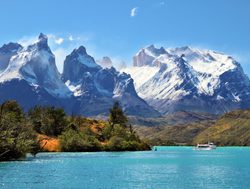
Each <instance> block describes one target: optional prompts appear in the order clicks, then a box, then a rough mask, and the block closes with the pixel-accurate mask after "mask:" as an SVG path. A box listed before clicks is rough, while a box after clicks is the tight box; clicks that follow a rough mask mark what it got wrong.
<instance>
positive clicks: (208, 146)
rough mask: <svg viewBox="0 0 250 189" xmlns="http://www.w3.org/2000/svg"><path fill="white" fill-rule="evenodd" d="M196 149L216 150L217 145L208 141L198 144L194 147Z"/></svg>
mask: <svg viewBox="0 0 250 189" xmlns="http://www.w3.org/2000/svg"><path fill="white" fill-rule="evenodd" d="M194 149H195V150H214V149H216V145H215V144H214V143H212V142H208V143H207V144H197V146H196V147H195V148H194Z"/></svg>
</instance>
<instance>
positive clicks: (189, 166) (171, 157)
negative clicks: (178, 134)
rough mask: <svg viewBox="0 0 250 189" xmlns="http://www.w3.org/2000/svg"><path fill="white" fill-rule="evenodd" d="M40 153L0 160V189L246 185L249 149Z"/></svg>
mask: <svg viewBox="0 0 250 189" xmlns="http://www.w3.org/2000/svg"><path fill="white" fill-rule="evenodd" d="M157 149H158V150H157V151H149V152H95V153H41V154H38V155H37V157H36V158H32V157H28V158H27V160H26V161H12V162H2V163H0V188H11V189H13V188H32V189H33V188H86V189H92V188H95V189H99V188H100V189H109V188H114V189H123V188H124V189H125V188H126V189H129V188H139V189H140V188H141V189H145V188H150V189H158V188H159V189H161V188H162V189H168V188H169V189H177V188H178V189H181V188H185V189H189V188H201V189H206V188H211V189H216V188H223V189H226V188H237V189H241V188H242V189H245V188H246V189H247V188H250V148H248V147H225V148H217V149H216V150H214V151H195V150H193V149H192V148H191V147H158V148H157Z"/></svg>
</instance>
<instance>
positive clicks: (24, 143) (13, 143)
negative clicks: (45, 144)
mask: <svg viewBox="0 0 250 189" xmlns="http://www.w3.org/2000/svg"><path fill="white" fill-rule="evenodd" d="M38 149H39V146H38V142H37V140H36V133H35V132H34V130H33V128H32V124H31V123H30V122H29V120H27V119H26V117H25V115H24V113H23V111H22V109H21V108H20V106H19V105H18V104H17V103H16V102H15V101H7V102H5V103H3V104H1V106H0V161H3V160H11V159H18V158H21V157H24V156H25V154H26V153H27V152H31V153H36V151H37V150H38Z"/></svg>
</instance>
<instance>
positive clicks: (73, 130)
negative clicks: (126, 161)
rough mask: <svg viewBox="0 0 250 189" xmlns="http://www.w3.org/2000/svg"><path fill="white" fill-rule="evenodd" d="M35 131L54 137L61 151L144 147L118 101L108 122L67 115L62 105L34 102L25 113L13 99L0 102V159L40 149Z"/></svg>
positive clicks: (131, 149)
mask: <svg viewBox="0 0 250 189" xmlns="http://www.w3.org/2000/svg"><path fill="white" fill-rule="evenodd" d="M38 134H42V135H46V136H48V137H55V138H58V139H59V141H60V146H61V151H71V152H79V151H102V150H105V151H125V150H126V151H134V150H148V149H150V148H149V146H148V145H147V144H146V143H145V142H143V141H141V140H140V139H139V137H138V136H137V134H136V133H135V132H134V130H133V128H132V126H131V125H129V124H128V119H127V117H126V116H125V115H124V113H123V111H122V109H121V107H120V106H119V103H118V102H116V103H114V106H113V107H112V108H111V109H110V115H109V119H108V122H104V121H97V120H91V119H87V118H84V117H81V116H68V115H66V113H65V112H64V110H63V109H60V108H55V107H41V106H36V107H34V108H32V109H31V110H29V111H28V113H27V114H25V113H24V112H23V111H22V109H21V107H20V106H19V105H18V103H17V102H15V101H7V102H5V103H3V104H1V106H0V161H2V160H10V159H18V158H21V157H24V156H25V154H26V153H32V154H34V155H35V154H36V153H38V152H40V151H42V150H43V149H42V147H41V144H40V143H41V141H39V140H38V137H37V136H38Z"/></svg>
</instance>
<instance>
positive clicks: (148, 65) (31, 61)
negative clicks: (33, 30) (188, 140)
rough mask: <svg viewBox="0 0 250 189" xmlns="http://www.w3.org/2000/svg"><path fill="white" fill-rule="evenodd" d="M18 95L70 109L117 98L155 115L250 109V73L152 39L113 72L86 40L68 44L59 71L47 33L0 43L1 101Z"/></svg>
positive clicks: (89, 112) (217, 57)
mask: <svg viewBox="0 0 250 189" xmlns="http://www.w3.org/2000/svg"><path fill="white" fill-rule="evenodd" d="M8 99H14V100H17V101H18V102H19V103H20V104H21V105H22V106H23V107H24V109H25V110H27V109H29V108H30V107H33V106H35V105H53V106H57V107H62V108H64V109H65V110H66V111H67V112H68V113H69V114H80V115H85V116H100V115H104V116H105V115H107V114H108V111H109V108H110V107H111V106H112V104H113V102H114V101H120V103H121V105H122V108H123V110H124V111H125V113H127V114H128V115H131V116H141V117H159V116H161V115H167V114H171V113H174V112H179V111H192V112H207V113H213V114H221V113H224V112H228V111H230V110H234V109H246V108H250V80H249V78H248V77H247V76H246V75H245V74H244V72H243V70H242V68H241V66H240V64H239V63H238V62H236V61H235V60H234V59H233V58H232V57H230V56H227V55H224V54H221V53H217V52H214V51H210V50H200V49H194V48H190V47H182V48H174V49H165V48H163V47H161V48H159V49H158V48H155V47H154V46H153V45H151V46H148V47H146V48H143V49H141V50H140V51H139V52H138V53H137V54H136V55H135V56H134V65H133V66H132V67H130V68H125V69H122V70H120V71H117V70H116V69H115V68H114V67H112V61H111V59H110V58H109V57H104V58H103V59H102V60H99V61H95V59H94V58H93V57H91V56H90V55H89V54H88V53H87V51H86V49H85V47H83V46H80V47H79V48H77V49H74V50H73V52H72V53H71V54H69V55H68V56H67V57H66V59H65V61H64V68H63V73H62V74H60V73H59V72H58V70H57V67H56V64H55V56H54V54H53V52H52V51H51V49H50V47H49V46H48V38H47V36H46V35H44V34H42V33H41V34H40V35H39V38H38V41H37V42H35V43H34V44H31V45H29V46H27V47H23V46H22V45H20V44H18V43H8V44H5V45H3V46H2V47H1V48H0V102H3V101H5V100H8Z"/></svg>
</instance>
